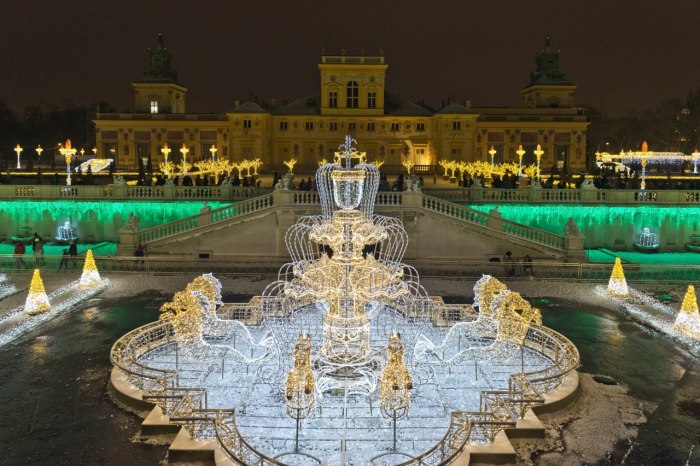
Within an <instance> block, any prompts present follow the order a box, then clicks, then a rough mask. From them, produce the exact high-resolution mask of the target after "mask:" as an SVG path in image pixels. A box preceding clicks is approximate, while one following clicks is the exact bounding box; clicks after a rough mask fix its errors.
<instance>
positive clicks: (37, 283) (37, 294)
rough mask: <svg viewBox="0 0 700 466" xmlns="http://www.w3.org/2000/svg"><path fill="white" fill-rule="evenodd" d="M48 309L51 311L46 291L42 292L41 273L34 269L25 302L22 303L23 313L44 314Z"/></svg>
mask: <svg viewBox="0 0 700 466" xmlns="http://www.w3.org/2000/svg"><path fill="white" fill-rule="evenodd" d="M49 309H51V303H49V297H48V296H46V291H45V290H44V282H43V280H42V279H41V272H39V269H34V275H32V282H31V284H30V285H29V293H28V294H27V300H26V301H25V303H24V312H26V313H27V314H29V315H34V314H39V313H41V312H46V311H48V310H49Z"/></svg>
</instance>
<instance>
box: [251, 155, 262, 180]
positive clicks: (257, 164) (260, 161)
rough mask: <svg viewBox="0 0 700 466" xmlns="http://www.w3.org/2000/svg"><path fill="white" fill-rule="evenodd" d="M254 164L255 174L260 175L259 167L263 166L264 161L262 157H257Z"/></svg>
mask: <svg viewBox="0 0 700 466" xmlns="http://www.w3.org/2000/svg"><path fill="white" fill-rule="evenodd" d="M252 165H253V169H254V171H253V175H254V176H258V168H260V167H262V166H263V161H262V160H260V158H256V159H255V160H253V163H252Z"/></svg>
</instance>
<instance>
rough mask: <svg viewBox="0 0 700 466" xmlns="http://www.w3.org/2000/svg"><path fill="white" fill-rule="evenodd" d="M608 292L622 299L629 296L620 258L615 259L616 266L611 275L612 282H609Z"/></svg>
mask: <svg viewBox="0 0 700 466" xmlns="http://www.w3.org/2000/svg"><path fill="white" fill-rule="evenodd" d="M608 292H609V293H610V294H613V295H615V296H620V297H624V296H627V295H629V290H628V289H627V280H625V271H624V270H622V262H620V258H619V257H616V258H615V265H614V266H613V269H612V273H611V274H610V281H608Z"/></svg>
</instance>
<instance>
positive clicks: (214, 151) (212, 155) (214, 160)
mask: <svg viewBox="0 0 700 466" xmlns="http://www.w3.org/2000/svg"><path fill="white" fill-rule="evenodd" d="M209 152H211V161H212V162H216V144H212V145H211V147H210V148H209Z"/></svg>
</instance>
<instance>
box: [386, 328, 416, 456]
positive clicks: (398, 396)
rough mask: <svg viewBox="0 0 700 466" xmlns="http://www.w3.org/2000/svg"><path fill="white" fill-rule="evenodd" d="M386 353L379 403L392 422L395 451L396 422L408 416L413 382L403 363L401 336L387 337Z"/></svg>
mask: <svg viewBox="0 0 700 466" xmlns="http://www.w3.org/2000/svg"><path fill="white" fill-rule="evenodd" d="M386 352H387V360H386V366H384V370H383V371H382V376H381V378H380V381H379V402H380V405H381V409H382V414H383V415H384V416H385V417H388V418H391V419H392V421H393V424H394V443H393V449H394V450H396V421H397V420H398V419H400V418H402V417H404V416H406V415H408V409H409V407H410V404H411V390H413V380H412V378H411V374H410V373H409V372H408V369H406V365H405V364H404V361H403V352H404V347H403V342H402V341H401V334H398V333H396V334H393V335H391V336H389V343H388V344H387V347H386Z"/></svg>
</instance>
